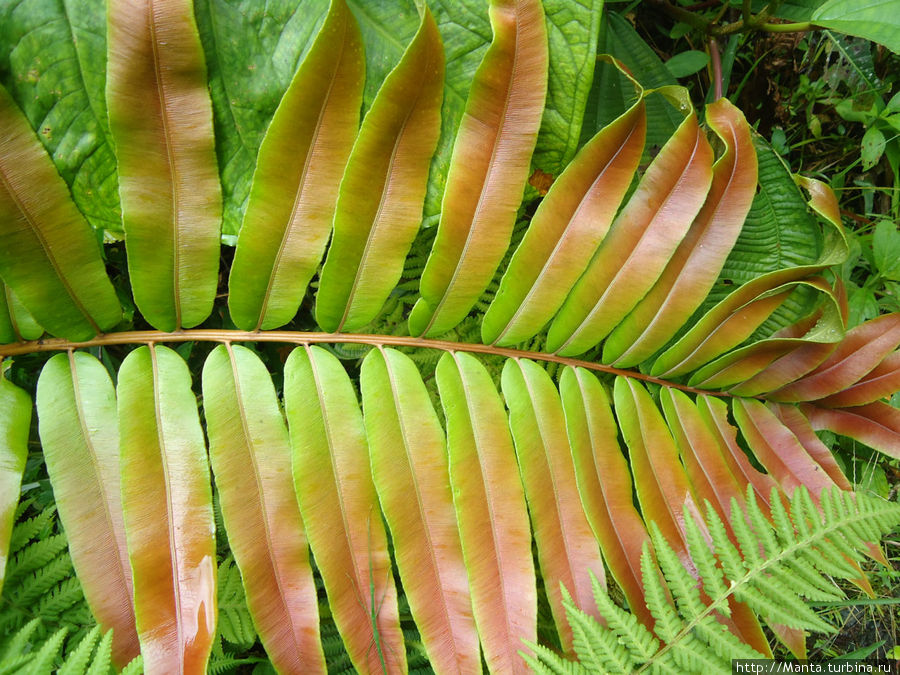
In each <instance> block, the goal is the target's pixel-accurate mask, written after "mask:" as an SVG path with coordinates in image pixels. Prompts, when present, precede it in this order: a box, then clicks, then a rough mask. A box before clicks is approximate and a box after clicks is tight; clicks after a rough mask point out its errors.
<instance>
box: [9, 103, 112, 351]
mask: <svg viewBox="0 0 900 675" xmlns="http://www.w3.org/2000/svg"><path fill="white" fill-rule="evenodd" d="M0 236H2V237H3V241H4V245H3V247H2V249H0V276H2V278H3V282H4V283H5V284H6V285H7V286H9V287H10V288H11V289H12V290H13V291H14V292H15V294H16V296H17V297H18V298H19V299H20V300H21V301H22V303H23V304H24V305H25V307H26V308H27V309H28V311H29V312H30V313H31V314H32V315H33V316H34V318H35V319H36V320H37V321H38V322H39V323H40V324H41V325H42V326H44V327H45V328H46V329H47V330H48V331H49V332H51V333H53V334H54V335H58V336H62V337H66V338H69V339H73V340H84V339H88V338H90V337H93V336H94V335H95V334H97V333H99V332H100V331H102V330H108V329H110V328H112V327H113V326H114V325H115V324H116V323H118V321H119V319H120V318H121V316H122V313H121V309H120V307H119V301H118V299H117V298H116V294H115V291H114V290H113V287H112V284H111V283H110V281H109V278H108V277H107V276H106V270H105V269H104V266H103V261H102V260H101V257H100V248H99V245H98V243H97V240H96V238H95V236H94V233H93V232H92V231H91V228H90V226H89V225H88V223H87V221H85V219H84V216H82V215H81V213H80V212H79V211H78V209H77V207H76V206H75V203H74V202H73V201H72V198H71V197H70V196H69V191H68V188H67V187H66V184H65V183H64V182H63V181H62V179H61V178H60V177H59V174H58V173H57V172H56V168H55V167H54V166H53V163H52V162H51V161H50V158H49V156H48V155H47V153H46V151H45V150H44V148H43V146H41V144H40V143H38V141H37V139H36V138H35V135H34V132H33V131H32V129H31V127H30V126H29V125H28V121H27V120H26V119H25V117H24V116H23V115H22V113H21V112H20V111H19V109H18V107H16V104H15V103H14V102H13V100H12V99H11V98H10V96H9V94H8V93H7V92H6V90H5V89H3V88H2V87H0Z"/></svg>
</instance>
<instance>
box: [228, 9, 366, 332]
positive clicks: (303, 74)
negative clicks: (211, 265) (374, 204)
mask: <svg viewBox="0 0 900 675" xmlns="http://www.w3.org/2000/svg"><path fill="white" fill-rule="evenodd" d="M364 80H365V60H364V58H363V48H362V41H361V39H360V35H359V28H358V27H357V25H356V20H355V19H354V18H353V15H352V14H351V13H350V10H349V9H347V5H346V3H345V2H344V0H332V3H331V8H330V9H329V11H328V15H327V16H326V18H325V22H324V23H323V24H322V28H321V29H320V30H319V34H318V36H317V37H316V40H315V42H314V43H313V46H312V47H311V48H310V50H309V52H308V53H307V55H306V57H305V58H304V59H303V62H302V63H301V64H300V66H299V68H298V69H297V72H296V74H295V75H294V79H293V80H292V81H291V84H290V86H289V87H288V89H287V91H286V92H285V93H284V97H283V98H282V99H281V103H280V104H279V106H278V109H277V110H276V111H275V116H274V117H273V118H272V121H271V122H270V123H269V128H268V130H267V131H266V135H265V138H263V141H262V145H261V146H260V148H259V156H258V158H257V162H256V172H255V173H254V175H253V184H252V186H251V188H250V199H249V202H248V204H247V211H246V212H245V214H244V220H243V223H242V225H241V231H240V234H239V236H238V242H237V248H236V249H235V254H234V264H233V265H232V268H231V275H230V277H229V280H228V289H229V296H228V308H229V310H230V312H231V317H232V320H233V321H234V323H235V325H237V326H238V327H239V328H243V329H245V330H257V329H263V330H266V329H269V328H277V327H278V326H282V325H284V324H286V323H287V322H288V321H290V320H291V319H292V318H293V317H294V314H296V313H297V308H298V307H299V306H300V301H301V300H302V299H303V295H304V293H305V292H306V286H307V284H309V280H310V279H311V278H312V275H313V274H314V273H315V271H316V267H317V266H318V265H319V263H320V262H321V260H322V253H323V252H324V250H325V243H326V242H327V241H328V236H329V235H330V234H331V225H332V217H333V216H334V210H335V201H336V200H337V198H338V188H339V186H340V182H341V176H342V175H343V172H344V166H345V164H346V162H347V158H348V156H349V155H350V150H351V148H352V147H353V140H354V139H355V138H356V132H357V127H358V125H359V109H360V106H361V104H362V90H363V83H364Z"/></svg>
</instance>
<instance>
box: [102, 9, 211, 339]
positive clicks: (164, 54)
mask: <svg viewBox="0 0 900 675" xmlns="http://www.w3.org/2000/svg"><path fill="white" fill-rule="evenodd" d="M107 21H108V44H107V48H108V50H107V51H108V67H107V79H106V98H107V105H108V108H109V127H110V131H111V132H112V137H113V141H114V142H115V146H116V159H117V161H118V168H119V197H120V199H121V202H122V224H123V227H124V229H125V247H126V249H127V251H128V272H129V275H130V277H131V287H132V291H133V292H134V300H135V304H136V305H137V306H138V309H140V310H141V314H143V315H144V318H145V319H146V320H147V321H148V322H149V323H150V324H151V325H152V326H154V327H155V328H158V329H159V330H165V331H172V330H177V329H180V328H190V327H191V326H196V325H197V324H198V323H200V322H202V321H203V320H204V319H206V317H207V316H209V313H210V311H211V310H212V304H213V299H214V298H215V294H216V287H217V285H218V280H219V277H218V265H219V233H220V230H221V223H222V193H221V188H220V186H219V171H218V167H217V164H216V152H215V143H214V139H213V127H212V104H211V103H210V99H209V89H208V87H207V81H206V61H205V59H204V55H203V48H202V46H201V44H200V37H199V35H198V34H197V26H196V23H195V21H194V10H193V3H192V2H190V0H169V1H168V2H160V1H159V0H130V1H128V2H126V1H124V0H123V1H116V2H110V3H109V4H108V14H107Z"/></svg>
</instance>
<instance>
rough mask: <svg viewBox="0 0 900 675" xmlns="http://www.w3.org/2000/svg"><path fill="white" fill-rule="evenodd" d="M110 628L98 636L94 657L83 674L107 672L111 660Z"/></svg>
mask: <svg viewBox="0 0 900 675" xmlns="http://www.w3.org/2000/svg"><path fill="white" fill-rule="evenodd" d="M112 638H113V632H112V630H108V631H106V632H105V633H104V634H103V637H101V638H100V642H99V644H98V645H97V649H96V651H95V652H94V658H93V659H92V660H91V665H90V666H89V667H88V669H87V671H86V672H85V675H106V673H108V672H109V665H110V661H111V660H112Z"/></svg>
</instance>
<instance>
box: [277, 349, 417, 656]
mask: <svg viewBox="0 0 900 675" xmlns="http://www.w3.org/2000/svg"><path fill="white" fill-rule="evenodd" d="M284 406H285V413H286V414H287V419H288V426H289V429H290V436H291V450H292V458H293V461H292V466H293V474H294V487H295V490H296V492H297V500H298V501H299V503H300V512H301V513H302V514H303V522H304V524H305V525H306V534H307V537H308V538H309V545H310V548H311V549H312V552H313V556H314V557H315V560H316V566H317V568H318V570H319V573H320V574H321V576H322V581H323V582H324V584H325V592H326V594H327V595H328V606H329V607H330V608H331V615H332V618H333V619H334V622H335V624H336V625H337V627H338V630H339V631H340V633H341V637H342V638H343V640H344V645H345V646H346V648H347V652H348V653H349V654H350V658H351V660H352V661H353V665H354V666H355V667H356V669H357V670H358V671H360V672H383V671H389V672H395V671H405V670H406V651H405V650H404V647H403V634H402V633H401V632H400V624H399V618H398V609H397V589H396V587H395V585H394V577H393V575H392V573H391V559H390V556H389V555H388V548H387V535H386V533H385V530H384V525H383V522H382V520H381V513H380V510H379V508H378V498H377V496H376V494H375V486H374V484H373V482H372V472H371V469H370V463H369V453H368V448H367V445H366V432H365V428H364V427H363V420H362V415H361V414H360V411H359V404H358V403H357V401H356V394H355V393H354V391H353V385H352V384H351V382H350V378H349V377H348V376H347V372H346V371H345V370H344V368H343V366H342V365H341V363H340V361H338V360H337V358H336V357H335V356H333V355H332V354H330V353H329V352H327V351H325V350H324V349H321V348H320V347H299V348H297V349H295V350H294V351H293V352H291V355H290V356H289V357H288V360H287V363H285V367H284Z"/></svg>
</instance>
